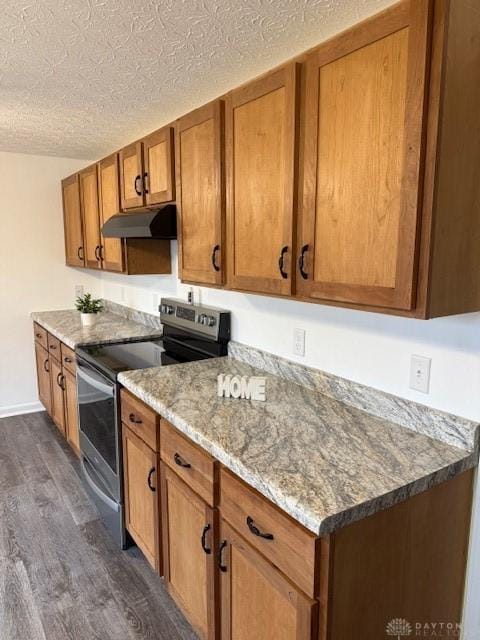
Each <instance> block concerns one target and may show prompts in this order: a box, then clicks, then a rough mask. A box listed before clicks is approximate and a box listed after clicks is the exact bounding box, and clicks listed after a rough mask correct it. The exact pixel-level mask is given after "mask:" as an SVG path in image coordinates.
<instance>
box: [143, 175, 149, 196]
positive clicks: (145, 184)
mask: <svg viewBox="0 0 480 640" xmlns="http://www.w3.org/2000/svg"><path fill="white" fill-rule="evenodd" d="M147 180H148V173H144V174H143V193H148V187H147Z"/></svg>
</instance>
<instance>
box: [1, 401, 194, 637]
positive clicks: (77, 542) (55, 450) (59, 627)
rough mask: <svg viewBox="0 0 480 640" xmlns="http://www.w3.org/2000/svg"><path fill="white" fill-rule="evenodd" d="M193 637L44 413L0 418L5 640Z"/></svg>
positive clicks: (2, 618) (3, 619)
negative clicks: (124, 545) (119, 541)
mask: <svg viewBox="0 0 480 640" xmlns="http://www.w3.org/2000/svg"><path fill="white" fill-rule="evenodd" d="M195 638H196V636H195V634H194V633H193V631H192V629H191V627H190V626H189V625H188V623H187V622H186V621H185V619H184V618H183V616H182V614H181V613H180V612H179V610H178V609H177V607H176V605H175V604H174V602H173V601H172V599H171V598H170V596H169V595H168V593H167V592H166V591H165V589H164V586H163V582H162V580H161V579H160V578H159V577H158V576H157V575H156V574H155V573H154V572H153V570H152V569H151V568H150V566H149V565H148V563H147V562H146V560H145V559H144V558H143V556H142V555H141V553H140V552H139V551H138V550H137V548H136V547H133V548H132V549H129V550H128V551H121V550H120V549H118V548H117V547H116V545H115V544H114V542H113V540H112V539H111V538H110V536H109V535H108V533H107V531H106V530H105V529H104V527H103V525H102V523H101V521H100V520H99V519H98V512H97V510H96V507H95V505H94V504H93V503H92V502H91V501H90V499H89V497H88V495H87V494H86V492H85V491H84V489H83V486H82V483H81V480H80V475H79V464H78V461H77V459H76V457H75V456H74V455H73V453H72V452H71V451H70V448H69V447H68V445H66V443H65V442H64V441H63V440H62V439H61V437H60V436H59V434H58V432H57V430H56V428H55V426H54V425H53V423H52V422H51V420H50V419H49V418H48V416H47V415H46V413H34V414H28V415H23V416H15V417H12V418H3V419H0V639H1V640H63V639H65V640H67V639H68V640H91V639H92V640H93V639H95V640H110V639H111V640H133V639H137V640H138V639H142V640H143V639H148V640H165V639H168V640H177V639H182V640H187V639H189V640H190V639H191V640H193V639H195Z"/></svg>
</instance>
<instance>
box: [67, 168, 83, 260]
mask: <svg viewBox="0 0 480 640" xmlns="http://www.w3.org/2000/svg"><path fill="white" fill-rule="evenodd" d="M62 197H63V225H64V233H65V262H66V264H67V265H69V266H71V267H83V266H85V259H84V258H85V253H84V247H83V221H82V211H81V207H80V186H79V180H78V174H75V175H74V176H71V177H69V178H65V180H62Z"/></svg>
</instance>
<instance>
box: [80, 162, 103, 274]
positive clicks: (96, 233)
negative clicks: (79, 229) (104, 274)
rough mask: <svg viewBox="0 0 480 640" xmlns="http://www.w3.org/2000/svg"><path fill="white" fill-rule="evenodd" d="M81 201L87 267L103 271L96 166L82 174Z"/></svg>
mask: <svg viewBox="0 0 480 640" xmlns="http://www.w3.org/2000/svg"><path fill="white" fill-rule="evenodd" d="M80 200H81V203H82V211H83V229H84V239H85V265H86V266H87V267H90V268H91V269H101V268H102V261H101V255H100V227H99V217H98V187H97V167H96V165H93V166H92V167H89V168H88V169H85V170H84V171H82V172H81V173H80Z"/></svg>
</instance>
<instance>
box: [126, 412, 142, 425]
mask: <svg viewBox="0 0 480 640" xmlns="http://www.w3.org/2000/svg"><path fill="white" fill-rule="evenodd" d="M128 419H129V420H130V422H133V424H142V421H141V420H140V418H137V417H136V415H135V414H134V413H131V414H130V415H129V416H128Z"/></svg>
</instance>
